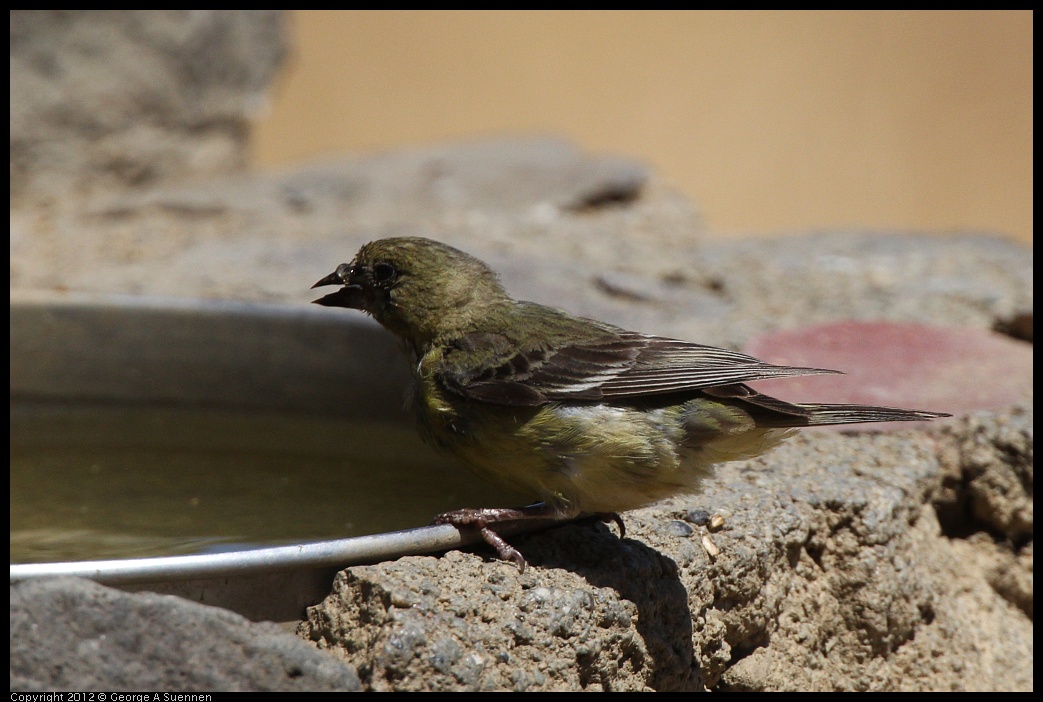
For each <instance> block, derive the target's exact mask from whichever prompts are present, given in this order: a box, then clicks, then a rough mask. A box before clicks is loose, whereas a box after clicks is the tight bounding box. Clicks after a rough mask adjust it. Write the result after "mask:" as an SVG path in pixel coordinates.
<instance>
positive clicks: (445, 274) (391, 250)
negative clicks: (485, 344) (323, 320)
mask: <svg viewBox="0 0 1043 702" xmlns="http://www.w3.org/2000/svg"><path fill="white" fill-rule="evenodd" d="M323 285H341V286H343V287H341V289H340V290H337V291H336V292H333V293H330V294H329V295H326V296H325V297H322V298H320V299H318V300H315V303H316V304H319V305H325V306H328V307H349V308H352V309H356V310H362V311H364V312H367V313H369V314H370V315H372V316H373V318H374V319H376V320H377V321H378V322H380V323H381V324H382V325H384V326H385V327H386V328H387V329H388V330H390V331H392V332H394V333H395V334H397V335H398V336H400V337H402V338H403V339H405V340H407V341H409V342H411V343H412V344H413V346H414V347H415V348H417V349H419V348H422V347H423V346H425V345H426V344H428V343H430V342H431V341H432V340H434V339H435V338H437V337H439V336H445V335H447V334H454V333H462V332H465V331H467V330H468V328H469V326H470V324H471V322H472V321H473V320H475V319H480V318H481V317H483V316H484V315H487V314H488V313H489V311H490V310H491V309H493V308H494V307H495V306H497V305H503V304H505V303H510V298H509V297H508V296H507V293H506V292H505V291H504V289H503V287H502V286H501V285H500V283H499V281H498V280H497V277H496V274H495V273H494V272H493V271H492V270H491V269H490V268H489V267H488V266H486V265H485V264H484V263H482V262H481V261H479V260H478V259H476V258H474V257H473V256H470V255H468V254H466V253H464V252H463V251H460V250H459V249H454V248H453V247H452V246H448V245H446V244H442V243H440V242H437V241H433V240H431V239H424V238H422V237H394V238H390V239H379V240H377V241H371V242H370V243H368V244H366V245H365V246H363V247H362V248H361V249H359V252H358V254H356V255H355V258H354V260H353V261H352V262H351V263H342V264H341V265H339V266H337V270H336V271H334V272H333V273H331V274H330V275H328V276H326V277H325V278H323V279H322V280H320V281H319V282H317V283H316V284H315V285H313V286H312V287H316V288H317V287H320V286H323Z"/></svg>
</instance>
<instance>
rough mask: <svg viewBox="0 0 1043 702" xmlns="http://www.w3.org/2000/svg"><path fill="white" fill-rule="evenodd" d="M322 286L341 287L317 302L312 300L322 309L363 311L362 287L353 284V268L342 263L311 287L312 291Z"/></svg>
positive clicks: (355, 283)
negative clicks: (335, 308) (344, 308)
mask: <svg viewBox="0 0 1043 702" xmlns="http://www.w3.org/2000/svg"><path fill="white" fill-rule="evenodd" d="M324 285H343V286H344V287H342V288H341V289H340V290H338V291H336V292H332V293H330V294H329V295H324V296H322V297H320V298H319V299H318V300H312V302H314V303H315V304H316V305H322V306H323V307H348V308H351V309H355V310H361V309H363V296H362V286H361V285H359V284H358V283H357V282H355V267H354V266H352V265H351V264H349V263H342V264H340V265H339V266H337V270H335V271H333V272H332V273H330V274H329V275H328V276H326V277H325V278H323V279H322V280H320V281H319V282H317V283H315V285H313V286H311V287H312V289H315V288H321V287H323V286H324Z"/></svg>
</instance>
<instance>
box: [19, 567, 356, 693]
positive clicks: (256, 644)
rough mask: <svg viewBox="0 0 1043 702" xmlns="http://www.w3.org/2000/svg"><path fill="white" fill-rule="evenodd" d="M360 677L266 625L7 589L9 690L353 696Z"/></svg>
mask: <svg viewBox="0 0 1043 702" xmlns="http://www.w3.org/2000/svg"><path fill="white" fill-rule="evenodd" d="M360 687H361V686H360V683H359V678H358V675H357V674H356V673H355V671H354V669H352V668H351V667H350V666H347V665H344V664H342V663H339V662H337V661H336V660H334V659H332V658H331V657H329V656H326V655H324V654H322V653H320V652H318V651H316V650H315V649H314V647H311V646H309V645H307V644H306V643H304V642H303V641H301V640H300V639H298V638H296V637H294V636H293V635H292V634H289V633H287V632H286V631H285V630H283V629H281V628H280V627H278V626H276V625H274V624H270V623H261V624H257V623H254V622H250V621H248V620H246V619H244V618H243V617H240V616H239V615H238V614H234V613H232V612H229V611H227V610H223V609H218V608H216V607H207V606H204V605H200V604H196V603H194V602H188V601H187V600H183V599H181V598H179V597H171V596H168V595H155V594H152V593H139V594H131V593H125V592H120V591H118V590H113V589H111V588H107V587H102V586H101V585H97V584H95V583H92V582H90V581H88V580H80V579H77V578H54V579H48V580H40V581H28V582H23V583H19V584H16V585H12V586H11V689H12V690H18V691H23V692H25V691H46V690H75V691H80V692H84V691H102V692H112V691H117V690H119V691H124V690H134V691H140V690H162V691H164V692H189V691H207V690H211V691H212V690H256V691H262V690H264V691H297V692H300V691H306V690H358V689H360Z"/></svg>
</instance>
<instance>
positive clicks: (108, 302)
mask: <svg viewBox="0 0 1043 702" xmlns="http://www.w3.org/2000/svg"><path fill="white" fill-rule="evenodd" d="M126 314H131V315H136V316H135V317H134V318H135V319H137V320H139V321H140V320H141V319H152V318H159V319H161V320H162V323H158V324H145V325H143V326H144V327H146V328H147V330H146V331H145V332H143V331H142V330H141V326H142V325H135V324H127V323H126V319H125V318H123V317H120V316H121V315H126ZM230 317H234V319H235V320H237V321H235V322H234V323H232V326H233V327H235V328H232V329H228V326H229V323H228V322H227V321H224V320H225V318H230ZM194 324H202V325H212V328H218V327H216V326H213V325H219V328H220V329H221V330H223V333H228V334H234V335H236V339H237V340H240V341H242V340H243V339H245V340H246V341H245V342H244V343H256V344H258V345H262V346H264V349H265V352H266V353H269V354H281V355H282V357H284V358H293V359H294V363H296V364H297V367H298V370H297V371H295V372H297V373H298V376H299V377H295V378H292V379H289V380H288V381H287V380H286V379H281V381H273V382H285V383H286V384H287V385H289V386H292V387H296V388H305V389H307V391H308V392H312V391H314V392H315V393H323V392H326V393H327V394H326V395H311V396H305V397H286V396H282V397H280V399H279V400H278V401H279V402H280V404H279V407H280V408H281V409H289V410H293V409H294V408H299V407H307V408H309V409H312V410H314V408H315V407H316V403H318V405H319V406H324V403H325V405H328V406H329V409H330V410H331V411H348V410H345V405H346V404H348V403H343V402H341V401H340V400H341V398H340V397H339V396H337V395H336V394H335V393H333V392H332V391H330V390H329V388H330V387H334V386H340V387H343V385H341V383H355V384H358V385H360V386H362V387H364V388H366V389H368V390H373V391H374V392H372V395H373V396H374V397H379V396H384V395H389V394H392V395H393V393H387V392H379V390H380V389H382V387H381V386H380V385H379V384H378V383H380V382H384V381H381V380H378V377H379V376H380V374H379V373H374V372H373V371H372V370H371V369H369V368H352V367H351V364H338V367H337V371H336V372H342V373H344V374H346V375H345V376H344V377H342V378H339V379H336V380H335V381H331V380H330V379H329V378H328V377H327V375H326V374H327V373H328V368H325V367H320V365H319V364H321V361H320V360H309V359H321V358H322V356H323V352H322V351H321V350H319V351H315V349H312V348H310V345H312V344H315V343H327V344H336V343H338V341H337V338H336V337H337V335H338V334H339V335H340V339H341V341H343V338H344V335H345V334H347V335H350V336H352V337H353V338H355V339H356V341H355V342H354V343H368V344H374V345H378V346H379V345H380V344H384V345H386V346H387V348H388V349H391V350H392V351H394V354H393V356H394V364H393V366H390V367H394V368H398V369H399V372H402V371H403V370H404V364H402V363H401V360H400V358H399V357H398V355H397V349H395V348H394V342H393V340H392V339H390V338H389V335H386V334H385V333H384V332H383V331H381V330H380V329H379V327H377V326H376V325H375V324H374V323H372V322H371V321H370V320H367V319H363V318H361V317H352V316H345V315H331V314H329V311H328V310H322V309H319V308H310V307H309V306H307V305H301V306H289V305H270V304H258V303H243V302H225V301H212V300H191V299H168V298H147V297H133V296H126V295H104V294H79V293H58V292H12V294H11V357H12V362H11V399H12V401H14V400H16V399H44V400H48V399H50V400H53V399H60V398H62V397H64V396H66V395H67V394H69V393H72V394H73V395H75V396H76V397H79V398H83V397H85V396H86V397H93V396H97V395H100V396H102V398H103V399H105V400H106V401H115V402H120V401H142V400H143V399H155V398H157V397H158V398H159V399H161V400H163V401H165V402H174V403H177V402H179V401H185V400H186V398H189V397H194V396H195V395H193V393H195V394H196V395H199V394H202V395H205V401H206V402H207V403H208V406H221V405H222V403H225V404H227V403H236V404H237V405H238V404H239V403H244V402H245V403H247V404H249V403H255V404H256V403H260V402H269V401H271V399H270V398H272V397H273V393H274V395H276V396H277V395H278V391H280V390H282V388H281V387H267V388H265V387H261V388H257V389H256V391H255V393H254V394H253V395H248V396H245V397H244V396H243V394H242V392H241V391H237V392H236V393H234V396H233V395H232V394H229V395H228V396H225V395H222V394H221V390H220V387H219V386H220V383H215V382H214V378H219V377H221V376H222V374H225V373H227V372H229V367H230V366H228V364H232V363H238V362H240V361H239V360H238V359H236V358H231V357H230V358H228V359H221V358H218V359H217V361H216V362H215V363H213V364H202V365H203V368H202V370H201V371H200V370H199V368H198V367H199V365H200V364H198V363H196V364H195V365H194V369H195V370H196V371H197V372H201V373H203V374H204V376H205V377H201V378H196V379H194V380H193V381H191V382H189V383H187V385H186V383H184V382H181V381H180V379H179V382H177V383H168V384H164V383H162V382H160V383H158V384H155V383H154V384H151V385H150V386H149V387H148V388H142V387H141V384H140V383H133V382H127V381H125V380H124V379H123V378H124V376H125V375H126V374H125V373H124V371H125V365H126V360H125V359H124V358H106V357H105V354H106V352H105V350H104V349H105V348H106V347H105V346H103V345H101V344H94V343H93V342H92V341H91V336H92V335H93V334H97V335H100V336H101V337H104V340H105V344H108V347H109V348H111V347H112V346H114V345H118V344H114V343H113V338H114V337H116V338H117V341H118V342H120V339H121V338H122V342H121V343H127V344H130V345H132V346H133V345H135V344H137V345H145V346H146V347H147V351H148V352H147V353H140V354H137V355H139V356H141V357H143V358H150V359H153V360H151V361H147V362H155V361H154V358H155V355H156V354H157V353H160V354H162V353H167V354H171V356H170V359H168V360H169V361H170V362H173V363H177V362H178V359H179V354H181V355H183V356H190V355H191V354H192V353H194V349H196V348H198V346H196V345H194V344H193V343H192V342H191V340H189V341H188V342H186V341H185V340H184V339H182V338H180V337H179V336H178V334H183V329H182V327H184V326H186V325H187V326H191V325H194ZM331 331H334V332H336V333H333V334H331V333H330V332H331ZM165 335H167V336H165ZM302 337H303V338H302ZM359 338H362V339H364V340H365V341H364V342H358V339H359ZM84 340H85V341H84ZM81 341H84V343H82V344H81V343H80V342H81ZM295 344H299V345H300V346H299V347H297V346H295ZM305 347H307V350H308V353H303V352H302V349H303V348H305ZM81 348H82V349H87V350H85V351H84V350H81ZM68 349H72V350H73V351H72V353H79V354H80V355H79V356H77V357H76V358H74V359H73V362H72V363H70V362H69V359H68V358H67V356H66V355H63V354H65V353H66V351H67V350H68ZM51 352H53V354H54V355H49V354H50V353H51ZM302 359H303V360H302ZM309 364H310V365H309ZM117 366H118V368H117ZM131 375H133V374H131ZM316 378H321V379H323V382H316V381H315V379H316ZM92 384H93V385H92ZM141 393H147V394H148V398H144V397H143V396H141ZM389 408H394V410H392V409H389ZM392 411H398V406H397V404H396V401H394V400H393V401H391V402H390V403H389V404H387V406H378V407H376V408H375V409H374V408H369V409H367V411H366V414H367V416H372V414H373V413H374V412H376V413H380V412H384V413H390V412H392ZM552 523H554V522H553V520H539V521H535V520H534V521H532V522H517V523H513V524H506V525H504V526H503V528H500V527H497V530H498V531H500V532H501V533H503V534H504V535H512V534H517V533H520V532H525V531H532V530H536V529H541V528H546V527H547V526H548V525H549V524H552ZM479 540H480V538H479V536H478V534H477V533H476V532H472V531H465V532H460V531H458V530H457V529H456V528H454V527H452V526H448V525H441V526H430V527H421V528H416V529H407V530H403V531H396V532H389V533H383V534H373V535H367V536H359V537H353V538H347V539H339V540H334V541H322V542H311V543H303V544H296V545H290V546H278V547H272V548H261V549H255V550H248V551H231V552H225V553H214V554H202V555H187V556H169V557H159V558H129V559H114V560H98V561H75V562H57V563H34V564H12V565H11V566H10V569H11V575H10V577H11V583H16V582H22V581H26V580H30V579H33V578H41V577H60V576H70V577H83V578H89V579H91V580H94V581H96V582H98V583H102V584H105V585H110V586H114V587H119V588H121V589H126V590H148V591H152V592H159V593H164V594H174V595H179V596H182V597H186V598H188V599H192V600H195V601H197V602H202V603H205V604H212V605H217V606H221V607H225V608H227V609H231V610H233V611H236V612H239V613H240V614H243V615H244V616H247V617H249V618H251V619H255V620H260V619H269V620H274V621H292V620H296V619H299V618H300V617H301V615H302V614H303V611H304V608H305V607H306V606H308V605H311V604H315V603H317V602H319V601H321V599H322V598H323V597H325V596H326V595H327V594H328V593H329V590H330V583H331V582H332V578H333V576H334V574H335V573H336V572H337V571H338V570H340V569H343V568H344V567H346V566H350V565H358V564H365V563H375V562H379V561H382V560H390V559H395V558H399V557H402V556H405V555H416V554H423V553H432V552H437V551H444V550H448V549H454V548H459V547H461V546H464V545H467V544H471V543H475V542H477V541H479ZM510 567H514V566H513V565H510Z"/></svg>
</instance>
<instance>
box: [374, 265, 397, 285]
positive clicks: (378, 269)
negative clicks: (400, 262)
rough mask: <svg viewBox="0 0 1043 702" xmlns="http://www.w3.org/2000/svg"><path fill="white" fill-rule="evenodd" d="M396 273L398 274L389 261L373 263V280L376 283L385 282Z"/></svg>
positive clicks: (392, 278)
mask: <svg viewBox="0 0 1043 702" xmlns="http://www.w3.org/2000/svg"><path fill="white" fill-rule="evenodd" d="M396 275H398V271H396V270H395V267H394V266H393V265H392V264H390V263H387V262H384V261H381V262H380V263H374V264H373V280H375V281H377V282H378V283H387V282H388V281H391V280H394V278H395V276H396Z"/></svg>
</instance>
